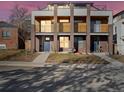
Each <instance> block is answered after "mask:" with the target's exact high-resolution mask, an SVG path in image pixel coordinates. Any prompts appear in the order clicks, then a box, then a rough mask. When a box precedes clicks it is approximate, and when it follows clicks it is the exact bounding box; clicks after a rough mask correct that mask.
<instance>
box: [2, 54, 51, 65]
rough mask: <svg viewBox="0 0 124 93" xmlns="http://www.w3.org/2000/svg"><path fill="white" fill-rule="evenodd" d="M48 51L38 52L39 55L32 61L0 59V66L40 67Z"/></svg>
mask: <svg viewBox="0 0 124 93" xmlns="http://www.w3.org/2000/svg"><path fill="white" fill-rule="evenodd" d="M49 54H50V53H49V52H40V55H39V56H38V57H37V58H35V59H34V60H33V61H32V62H22V61H0V66H23V67H25V66H26V67H42V66H44V65H45V61H46V60H47V58H48V56H49Z"/></svg>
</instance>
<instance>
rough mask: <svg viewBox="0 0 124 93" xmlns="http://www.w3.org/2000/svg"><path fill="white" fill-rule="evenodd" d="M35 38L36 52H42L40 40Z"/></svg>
mask: <svg viewBox="0 0 124 93" xmlns="http://www.w3.org/2000/svg"><path fill="white" fill-rule="evenodd" d="M35 38H36V51H37V52H39V50H40V48H39V47H40V44H39V38H38V37H35Z"/></svg>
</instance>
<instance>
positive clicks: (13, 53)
mask: <svg viewBox="0 0 124 93" xmlns="http://www.w3.org/2000/svg"><path fill="white" fill-rule="evenodd" d="M38 55H39V54H38V53H31V52H29V51H26V50H16V49H10V50H0V61H25V62H31V61H33V60H34V58H36V57H37V56H38Z"/></svg>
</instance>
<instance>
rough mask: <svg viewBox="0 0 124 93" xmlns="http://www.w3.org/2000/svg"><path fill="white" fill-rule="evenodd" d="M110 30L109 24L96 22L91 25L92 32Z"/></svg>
mask: <svg viewBox="0 0 124 93" xmlns="http://www.w3.org/2000/svg"><path fill="white" fill-rule="evenodd" d="M108 31H109V27H108V24H94V25H91V32H92V33H97V32H104V33H106V32H108Z"/></svg>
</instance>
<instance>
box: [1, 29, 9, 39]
mask: <svg viewBox="0 0 124 93" xmlns="http://www.w3.org/2000/svg"><path fill="white" fill-rule="evenodd" d="M2 37H5V38H9V37H11V32H9V31H3V32H2Z"/></svg>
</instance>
